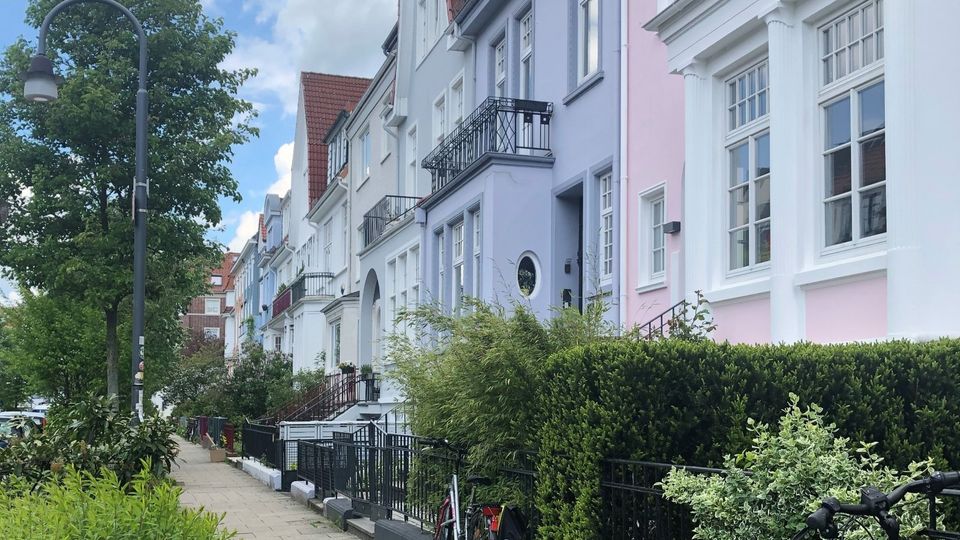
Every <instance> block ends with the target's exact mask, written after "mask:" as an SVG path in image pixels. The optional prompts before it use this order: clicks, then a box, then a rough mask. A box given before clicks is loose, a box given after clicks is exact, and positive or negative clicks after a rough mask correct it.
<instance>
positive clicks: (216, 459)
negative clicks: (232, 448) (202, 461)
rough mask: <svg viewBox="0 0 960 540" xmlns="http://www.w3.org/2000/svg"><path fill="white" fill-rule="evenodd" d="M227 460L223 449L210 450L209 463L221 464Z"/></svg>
mask: <svg viewBox="0 0 960 540" xmlns="http://www.w3.org/2000/svg"><path fill="white" fill-rule="evenodd" d="M226 459H227V451H226V450H225V449H223V448H211V449H210V463H222V462H224V461H226Z"/></svg>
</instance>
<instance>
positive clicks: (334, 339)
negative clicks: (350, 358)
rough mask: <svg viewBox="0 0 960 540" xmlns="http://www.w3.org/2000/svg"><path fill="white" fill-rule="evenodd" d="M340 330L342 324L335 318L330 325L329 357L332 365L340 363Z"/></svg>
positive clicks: (341, 329)
mask: <svg viewBox="0 0 960 540" xmlns="http://www.w3.org/2000/svg"><path fill="white" fill-rule="evenodd" d="M342 332H343V325H342V324H341V321H340V319H337V320H336V321H334V322H333V323H332V324H331V325H330V359H331V361H332V364H331V365H333V366H336V365H338V364H339V363H340V359H341V358H340V357H341V354H342V352H343V350H342V343H341V342H342V337H343V336H342Z"/></svg>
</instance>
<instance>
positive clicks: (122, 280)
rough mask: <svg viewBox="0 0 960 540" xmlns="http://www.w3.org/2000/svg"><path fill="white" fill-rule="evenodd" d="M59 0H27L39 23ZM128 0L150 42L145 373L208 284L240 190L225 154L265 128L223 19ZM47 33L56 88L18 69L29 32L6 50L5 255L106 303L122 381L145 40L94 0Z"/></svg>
mask: <svg viewBox="0 0 960 540" xmlns="http://www.w3.org/2000/svg"><path fill="white" fill-rule="evenodd" d="M57 2H58V0H31V1H30V2H29V4H28V7H27V13H26V19H27V23H28V24H29V25H30V26H32V27H39V26H40V23H41V21H42V19H43V17H44V15H45V14H46V13H47V12H48V11H49V10H50V9H51V8H52V7H53V6H54V5H55V4H56V3H57ZM124 4H125V5H126V6H127V7H128V8H129V9H130V10H131V11H132V12H133V13H134V14H135V15H136V16H137V17H138V18H139V19H140V21H141V22H142V23H143V27H144V30H145V32H146V34H147V41H148V43H149V52H150V62H149V69H150V72H149V83H150V85H149V92H148V93H149V106H150V110H149V128H148V129H149V132H148V136H149V151H148V153H149V161H150V168H149V172H148V177H149V180H150V205H149V206H150V221H149V234H148V240H147V241H148V246H147V250H148V256H147V276H148V278H147V291H146V292H147V299H148V309H147V318H146V325H147V360H146V362H147V374H148V377H147V382H146V384H147V385H148V386H149V385H150V384H152V383H151V382H150V377H149V374H150V373H151V370H156V373H162V371H163V370H162V366H160V365H159V364H158V363H157V360H158V358H157V356H158V355H157V354H156V353H157V351H160V350H167V351H170V350H172V348H171V347H170V341H171V340H175V339H176V338H177V336H176V334H175V333H174V332H173V331H174V330H175V329H176V323H177V321H178V319H179V315H180V313H181V312H182V309H183V308H185V307H186V303H187V302H188V300H189V299H191V298H193V297H196V296H198V295H200V294H202V293H203V292H204V291H205V290H206V288H207V286H208V285H207V283H206V277H207V276H208V269H209V268H211V267H213V266H215V265H216V264H218V263H219V257H220V253H219V251H220V249H219V246H217V245H214V244H213V243H211V242H208V241H207V240H206V239H205V233H206V231H207V229H208V227H209V226H215V225H216V224H218V223H219V222H220V221H221V218H222V215H221V210H220V206H219V201H220V199H221V198H232V199H237V200H239V197H240V194H239V193H238V191H237V183H236V181H235V180H234V178H233V177H232V175H231V173H230V171H229V169H228V168H227V166H226V163H227V162H228V161H229V160H230V159H231V158H232V156H233V148H234V147H235V146H236V145H239V144H242V143H243V142H245V141H246V140H248V138H249V137H251V136H253V135H255V134H256V129H255V128H253V127H251V125H250V124H249V120H250V118H251V117H252V116H253V108H252V105H251V104H250V103H248V102H245V101H242V100H239V99H237V98H236V94H237V91H238V89H239V87H240V85H241V84H242V83H243V82H244V81H245V80H246V79H247V78H248V77H250V76H251V75H252V72H251V71H249V70H240V71H228V70H224V69H221V68H220V66H221V65H222V63H223V60H224V59H225V58H226V57H227V56H228V55H229V54H230V53H231V51H232V50H233V48H234V45H235V41H234V37H235V36H234V35H233V34H231V33H229V32H225V31H224V29H223V23H222V21H221V20H213V19H210V18H208V17H207V16H205V15H204V14H203V11H202V9H201V6H200V4H199V3H198V2H197V1H196V0H128V1H126V2H124ZM31 37H32V36H31ZM48 45H49V48H48V55H49V56H50V59H51V60H52V61H53V63H54V65H55V69H56V71H57V73H58V74H59V75H62V76H63V77H64V82H63V84H62V86H61V87H60V98H59V99H58V100H57V101H56V102H53V103H48V104H43V105H38V104H35V103H30V102H27V101H26V100H25V99H23V97H22V88H23V82H22V81H21V80H20V77H19V75H20V73H21V72H23V71H24V69H25V68H26V67H27V65H28V62H29V59H30V56H31V53H32V50H31V49H32V47H31V46H30V45H28V43H27V41H26V40H23V39H21V40H19V41H17V42H16V43H14V44H13V45H11V46H10V47H9V48H8V49H7V50H6V52H5V55H4V57H3V59H2V62H0V204H3V205H4V206H6V207H8V208H9V214H8V216H7V219H6V220H5V222H4V226H3V227H2V228H0V266H3V267H6V268H9V269H10V271H11V273H12V275H13V277H14V278H15V280H16V281H17V282H18V283H20V284H22V285H24V286H27V287H31V288H37V289H39V290H43V291H46V292H48V293H50V294H52V295H54V296H56V297H58V298H62V299H64V301H73V302H76V303H78V304H83V305H86V306H90V307H91V308H92V309H96V310H98V311H99V312H100V313H101V323H100V324H99V325H97V326H98V327H102V328H103V329H104V332H105V335H104V341H103V345H102V347H101V349H100V354H98V355H97V357H99V358H105V360H106V362H105V364H106V369H105V370H104V371H106V382H107V388H108V392H109V393H111V394H115V393H117V392H118V391H119V385H118V380H119V376H120V374H122V368H121V367H120V366H121V365H123V362H118V360H119V359H120V358H122V357H124V356H123V355H122V353H123V350H122V347H124V345H122V343H124V342H126V341H127V340H123V339H120V337H119V336H120V335H121V333H120V332H118V330H119V329H121V328H122V327H123V325H124V324H126V321H128V320H129V312H128V311H127V308H126V306H128V305H129V295H130V291H132V289H133V275H132V272H131V271H130V269H131V268H132V256H133V250H132V249H131V244H132V238H133V220H132V215H131V207H132V205H131V195H132V193H131V191H132V183H131V178H133V177H134V176H135V171H134V167H135V159H134V149H135V144H134V134H135V129H134V127H135V126H134V119H135V114H134V111H135V104H136V91H137V68H138V66H137V63H136V58H137V51H138V44H137V40H136V39H135V38H134V35H133V33H132V31H131V28H130V25H129V23H128V22H127V21H126V20H124V19H123V18H122V16H121V15H119V14H118V13H117V11H116V10H113V9H109V7H108V6H104V5H101V4H91V5H84V6H83V7H73V8H71V9H67V10H65V11H63V12H62V13H61V14H60V15H59V16H58V17H57V19H56V21H55V22H54V24H53V25H52V26H51V27H50V33H49V35H48ZM58 337H59V336H56V335H51V336H50V339H51V340H52V339H56V338H58ZM167 359H168V360H172V356H170V357H168V358H167ZM89 360H90V361H91V362H92V361H94V358H90V359H89ZM148 390H149V388H148Z"/></svg>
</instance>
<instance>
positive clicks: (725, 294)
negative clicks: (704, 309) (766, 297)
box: [704, 277, 770, 303]
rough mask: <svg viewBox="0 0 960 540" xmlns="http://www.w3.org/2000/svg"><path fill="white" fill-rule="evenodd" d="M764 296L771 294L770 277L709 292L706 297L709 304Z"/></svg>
mask: <svg viewBox="0 0 960 540" xmlns="http://www.w3.org/2000/svg"><path fill="white" fill-rule="evenodd" d="M763 294H770V278H769V277H762V278H760V279H755V280H753V281H747V282H744V283H737V284H736V285H729V286H726V287H720V288H717V289H713V290H712V291H707V292H706V293H705V294H704V297H706V299H707V301H708V302H714V303H721V302H729V301H731V300H741V299H744V298H747V297H750V296H759V295H763Z"/></svg>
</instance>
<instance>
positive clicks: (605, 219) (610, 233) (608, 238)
mask: <svg viewBox="0 0 960 540" xmlns="http://www.w3.org/2000/svg"><path fill="white" fill-rule="evenodd" d="M597 188H598V189H597V195H598V197H597V202H598V203H599V210H600V235H599V238H598V240H599V241H598V242H597V247H598V248H599V256H600V257H599V262H600V283H601V284H602V285H607V284H609V283H611V282H612V281H613V270H614V247H615V244H616V242H615V239H614V236H615V234H616V230H615V229H616V228H615V226H614V222H613V221H614V220H613V207H614V196H613V171H607V172H605V173H603V174H601V175H600V176H599V177H598V178H597Z"/></svg>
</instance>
